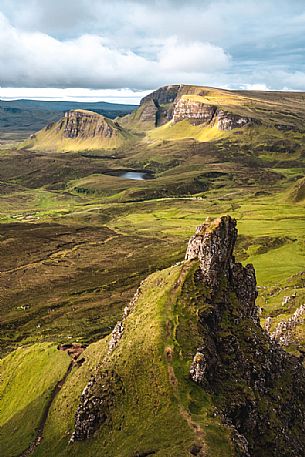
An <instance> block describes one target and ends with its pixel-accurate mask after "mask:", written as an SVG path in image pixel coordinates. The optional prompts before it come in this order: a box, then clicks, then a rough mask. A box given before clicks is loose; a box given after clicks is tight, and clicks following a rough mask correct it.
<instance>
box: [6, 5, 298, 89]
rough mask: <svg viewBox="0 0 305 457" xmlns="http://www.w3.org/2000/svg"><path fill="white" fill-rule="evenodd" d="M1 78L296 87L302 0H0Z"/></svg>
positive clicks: (69, 83)
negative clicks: (290, 0) (262, 0)
mask: <svg viewBox="0 0 305 457" xmlns="http://www.w3.org/2000/svg"><path fill="white" fill-rule="evenodd" d="M1 11H2V15H1V13H0V86H15V87H35V86H36V87H78V88H80V87H83V88H92V89H101V88H121V87H128V88H131V89H137V90H145V89H153V88H155V87H157V86H160V85H163V84H167V83H189V84H203V85H212V86H221V87H227V88H230V87H231V88H242V87H247V85H248V86H249V87H258V88H259V87H269V88H271V89H282V88H283V87H288V88H289V89H298V90H302V89H303V90H304V89H305V81H304V78H303V75H304V74H305V60H304V58H303V56H304V51H305V35H304V33H303V31H304V23H305V4H304V0H293V1H292V2H287V0H265V1H264V2H258V1H257V0H244V1H243V2H241V1H240V0H189V1H188V2H185V1H183V0H111V1H105V0H78V1H75V0H27V1H26V2H25V1H24V0H0V12H1Z"/></svg>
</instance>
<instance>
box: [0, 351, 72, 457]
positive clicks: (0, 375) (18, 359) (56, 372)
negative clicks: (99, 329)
mask: <svg viewBox="0 0 305 457" xmlns="http://www.w3.org/2000/svg"><path fill="white" fill-rule="evenodd" d="M69 363H70V358H69V357H68V356H67V354H66V353H65V352H60V351H58V350H57V348H56V346H54V345H52V344H48V343H40V344H35V345H33V346H30V347H24V348H19V349H17V350H16V351H15V352H13V353H11V354H10V355H8V356H7V357H5V358H4V359H3V360H1V361H0V380H1V384H0V454H1V455H2V456H5V457H13V456H16V455H18V454H20V453H21V452H22V451H23V450H24V449H26V448H27V447H28V445H29V444H30V442H31V441H32V440H33V438H34V437H35V428H37V426H38V424H39V421H40V419H41V417H42V414H43V410H44V408H45V406H46V404H47V401H48V399H49V397H50V393H51V391H52V389H53V388H54V387H55V385H56V383H57V382H58V381H59V380H60V379H61V378H62V377H63V376H64V374H65V372H66V370H67V368H68V365H69Z"/></svg>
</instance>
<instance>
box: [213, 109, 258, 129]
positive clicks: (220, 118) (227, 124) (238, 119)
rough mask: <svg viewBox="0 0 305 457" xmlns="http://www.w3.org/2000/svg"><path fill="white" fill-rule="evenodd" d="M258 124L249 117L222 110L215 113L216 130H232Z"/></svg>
mask: <svg viewBox="0 0 305 457" xmlns="http://www.w3.org/2000/svg"><path fill="white" fill-rule="evenodd" d="M258 124H259V121H258V120H257V119H253V118H251V117H246V116H239V115H238V114H232V113H229V112H226V111H223V110H218V112H217V121H216V125H217V128H218V130H233V129H238V128H241V127H247V126H252V125H258Z"/></svg>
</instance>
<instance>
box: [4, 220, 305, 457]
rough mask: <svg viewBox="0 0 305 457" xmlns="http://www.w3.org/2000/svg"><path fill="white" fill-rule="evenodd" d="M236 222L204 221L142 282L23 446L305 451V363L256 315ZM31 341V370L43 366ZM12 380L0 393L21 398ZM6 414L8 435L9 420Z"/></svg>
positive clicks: (74, 450) (40, 449)
mask: <svg viewBox="0 0 305 457" xmlns="http://www.w3.org/2000/svg"><path fill="white" fill-rule="evenodd" d="M235 225H236V223H235V221H234V220H232V219H231V218H230V217H228V216H226V217H222V218H220V219H216V220H214V221H209V222H206V223H205V224H203V225H202V226H200V227H198V229H197V231H196V234H195V236H194V237H192V238H191V239H190V242H189V245H188V249H187V254H186V260H185V261H184V262H183V263H180V264H178V265H176V266H173V267H171V268H169V269H167V270H162V271H159V272H156V273H154V274H152V275H151V276H149V277H148V278H147V279H146V280H145V281H144V282H143V283H142V284H141V285H140V287H139V289H138V291H137V292H136V294H135V296H134V298H133V300H132V301H131V302H130V303H129V305H128V306H127V307H126V308H125V310H124V314H123V319H122V320H121V321H120V322H118V324H117V325H116V327H115V328H114V330H113V332H112V334H111V335H110V336H109V337H108V338H106V339H104V340H101V341H99V342H97V343H95V344H93V345H91V346H89V347H88V348H87V349H86V350H85V351H84V352H83V353H82V354H81V357H82V362H81V363H79V364H75V366H74V368H73V370H72V372H71V374H70V375H68V378H67V380H66V381H65V383H64V385H63V387H62V388H61V390H60V391H59V393H58V395H57V396H56V397H55V399H54V401H53V404H52V406H51V408H50V410H49V414H48V417H47V420H46V423H45V427H44V429H43V430H42V431H41V432H40V433H41V435H40V436H41V438H42V439H40V440H38V441H36V445H35V446H34V447H33V448H32V451H31V453H30V454H27V455H34V456H55V455H56V456H58V457H60V456H68V455H73V456H92V457H93V456H98V455H100V453H101V450H102V452H103V455H104V456H112V457H116V456H118V457H119V456H120V457H125V456H126V457H129V456H148V455H158V456H176V455H177V456H178V455H179V456H181V457H182V456H189V455H198V456H210V457H218V456H219V457H220V456H222V455H224V454H225V455H228V456H246V455H251V456H254V457H256V456H257V457H258V456H260V457H261V456H263V457H265V456H266V457H267V456H268V457H269V456H275V455H281V456H284V455H285V456H295V455H302V454H303V452H304V449H305V442H304V440H303V438H302V437H303V436H304V418H303V414H304V406H305V405H304V398H305V397H304V393H305V392H304V389H305V387H304V385H305V384H304V376H305V370H304V369H303V368H302V367H301V364H300V363H299V362H298V359H297V358H295V357H293V356H289V355H288V354H285V352H284V351H283V350H282V349H280V348H279V347H278V346H277V345H276V344H275V343H273V342H272V340H270V339H269V337H268V335H267V333H266V332H265V331H263V330H262V329H261V327H260V325H259V318H258V308H257V307H256V305H255V298H256V281H255V272H254V269H253V267H252V266H249V265H248V266H247V267H242V265H241V264H238V263H235V261H234V257H232V251H233V248H234V244H235V241H236V235H237V231H236V228H235ZM35 351H37V349H35V347H33V352H32V355H31V360H33V361H34V362H32V363H33V369H32V370H31V371H30V372H29V374H28V376H31V377H33V376H38V372H39V373H40V376H41V377H44V368H43V366H42V367H41V366H40V367H39V366H37V368H36V365H35V360H36V359H35ZM38 354H39V352H37V357H38ZM8 357H11V356H8ZM13 357H16V356H15V355H13ZM28 358H29V355H28V354H27V353H25V354H24V356H23V359H24V362H23V365H24V364H26V363H28V362H27V359H28ZM5 361H6V359H4V363H5ZM23 365H21V366H23ZM5 367H6V370H10V369H11V365H10V364H8V363H6V364H5ZM6 370H4V376H7V375H6ZM15 375H17V376H18V368H16V369H15ZM29 382H32V381H29ZM13 389H14V386H13V387H12V388H11V389H10V390H9V391H8V393H6V391H5V390H4V394H3V395H2V399H1V402H2V403H3V402H6V401H7V398H6V397H7V396H10V397H12V396H14V397H15V401H16V402H18V400H17V399H18V398H19V396H20V395H23V394H22V392H21V390H20V389H19V388H18V386H16V388H15V391H14V390H13ZM39 395H40V392H39V386H38V385H37V388H36V392H35V391H34V392H33V394H32V397H33V400H35V398H38V397H39ZM288 398H289V405H290V406H289V408H287V407H285V405H286V401H287V399H288ZM294 411H298V415H296V414H295V413H294ZM28 414H29V417H32V414H33V413H31V412H30V410H28ZM2 415H3V409H2ZM4 415H5V413H4ZM3 422H4V424H6V427H7V433H8V436H9V435H10V432H9V430H10V427H13V424H14V420H12V421H11V422H7V421H6V420H5V419H4V420H3ZM12 430H13V429H12ZM275 437H276V439H275ZM27 438H28V443H27V444H28V445H29V444H30V435H28V437H27ZM12 440H13V442H15V440H16V435H15V436H13V434H12ZM8 441H9V440H8ZM6 446H8V447H7V448H4V449H3V451H2V454H3V455H12V456H14V455H17V454H15V453H12V454H9V453H8V450H7V449H9V446H11V442H10V441H9V442H8V444H7V445H6ZM19 452H20V451H19Z"/></svg>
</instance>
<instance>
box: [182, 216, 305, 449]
mask: <svg viewBox="0 0 305 457" xmlns="http://www.w3.org/2000/svg"><path fill="white" fill-rule="evenodd" d="M236 237H237V230H236V221H235V220H233V219H231V218H230V217H222V218H220V219H216V220H214V221H207V222H206V223H205V224H203V225H201V226H200V227H198V229H197V231H196V234H195V236H194V237H192V238H191V239H190V241H189V245H188V249H187V254H186V260H189V261H194V260H196V259H197V260H198V261H199V265H200V267H199V268H200V269H199V272H200V281H203V283H204V284H205V286H206V287H207V290H208V293H207V294H206V297H205V300H204V303H205V306H203V307H202V308H200V309H201V310H199V325H200V328H201V333H202V345H201V346H200V347H198V349H197V352H196V353H195V355H194V357H193V362H192V364H191V367H190V377H191V379H192V380H193V381H194V382H196V383H197V384H199V385H201V386H202V387H203V388H204V389H208V390H209V391H211V392H213V394H214V395H215V398H216V404H217V406H218V408H219V411H220V412H221V414H222V415H223V418H224V421H225V422H227V424H228V425H229V426H230V427H231V428H232V437H233V440H234V442H235V446H236V452H237V455H238V456H243V457H254V456H255V457H256V456H257V457H258V456H259V457H262V456H266V457H267V456H268V457H269V456H277V455H280V456H295V457H297V456H300V455H304V453H305V440H303V439H300V436H304V435H303V434H304V431H305V425H304V419H305V371H304V368H303V367H302V363H301V360H300V359H298V358H297V357H293V356H290V355H288V354H287V353H286V352H285V351H284V350H282V349H281V348H280V346H279V345H278V344H277V343H276V341H274V340H271V339H270V337H269V335H268V334H267V332H265V331H264V330H263V329H262V328H261V326H260V324H259V317H258V315H259V313H258V308H257V306H256V304H255V298H256V295H257V292H256V280H255V271H254V268H253V267H252V265H247V266H246V267H243V266H242V265H241V264H239V263H236V262H235V259H234V256H233V255H232V253H233V248H234V244H235V240H236ZM197 277H198V275H197ZM302 313H303V311H302V312H301V311H299V313H298V316H297V319H299V318H300V316H299V315H300V314H302ZM288 398H289V407H288V406H287V399H288ZM273 436H276V437H277V438H276V440H274V439H273V438H272V437H273Z"/></svg>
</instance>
